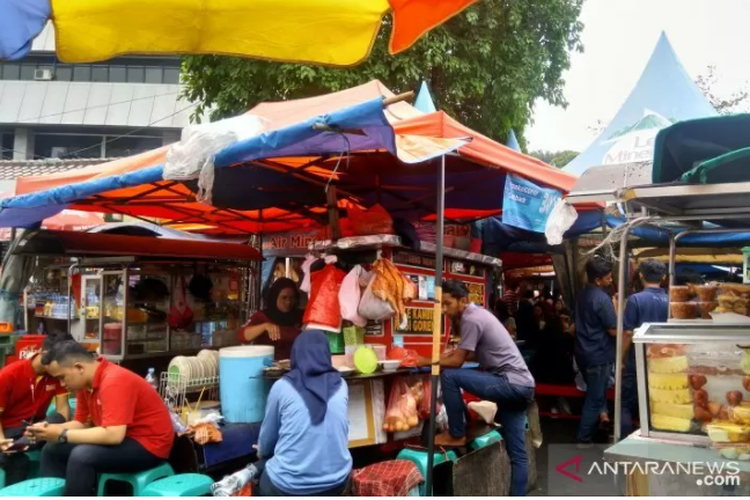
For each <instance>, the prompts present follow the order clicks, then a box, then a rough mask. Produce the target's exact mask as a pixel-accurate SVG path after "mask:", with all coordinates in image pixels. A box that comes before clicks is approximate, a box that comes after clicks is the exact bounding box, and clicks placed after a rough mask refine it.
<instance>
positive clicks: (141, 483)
mask: <svg viewBox="0 0 750 500" xmlns="http://www.w3.org/2000/svg"><path fill="white" fill-rule="evenodd" d="M170 476H174V471H173V470H172V466H171V465H169V464H168V463H166V462H165V463H163V464H161V465H159V466H158V467H154V468H153V469H149V470H144V471H141V472H132V473H130V472H123V473H119V474H100V475H99V488H98V490H97V495H98V496H100V497H103V496H105V495H104V493H105V492H106V490H107V488H106V486H107V482H108V481H122V482H124V483H128V484H130V485H131V486H132V487H133V496H135V497H139V496H142V493H143V490H145V489H146V487H148V485H150V484H151V483H153V482H154V481H158V480H159V479H164V478H165V477H170Z"/></svg>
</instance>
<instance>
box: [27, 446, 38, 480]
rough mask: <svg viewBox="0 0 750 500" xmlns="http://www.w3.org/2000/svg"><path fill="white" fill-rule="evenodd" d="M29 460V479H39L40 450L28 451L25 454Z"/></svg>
mask: <svg viewBox="0 0 750 500" xmlns="http://www.w3.org/2000/svg"><path fill="white" fill-rule="evenodd" d="M26 456H27V457H28V458H29V479H36V478H37V477H39V475H40V473H41V468H42V450H41V449H39V450H30V451H27V452H26Z"/></svg>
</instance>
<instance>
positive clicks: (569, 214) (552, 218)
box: [544, 199, 578, 245]
mask: <svg viewBox="0 0 750 500" xmlns="http://www.w3.org/2000/svg"><path fill="white" fill-rule="evenodd" d="M576 219H578V212H576V209H575V208H574V207H573V205H571V204H570V203H568V202H567V201H566V200H564V199H562V200H559V201H558V202H557V204H556V205H555V207H554V208H553V209H552V211H551V212H550V214H549V216H548V217H547V225H546V227H545V228H544V235H545V236H546V237H547V243H548V244H549V245H559V244H560V243H562V241H563V235H564V234H565V231H567V230H568V229H570V228H571V227H573V224H575V222H576Z"/></svg>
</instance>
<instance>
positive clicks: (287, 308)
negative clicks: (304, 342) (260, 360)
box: [239, 278, 302, 360]
mask: <svg viewBox="0 0 750 500" xmlns="http://www.w3.org/2000/svg"><path fill="white" fill-rule="evenodd" d="M298 302H299V290H297V285H296V284H295V283H294V281H292V280H290V279H289V278H279V279H277V280H276V281H274V283H273V285H271V288H270V289H269V290H268V297H267V300H266V308H265V309H263V310H261V311H258V312H256V313H255V314H253V315H252V317H251V318H250V320H249V321H248V322H247V323H245V324H244V325H243V326H242V328H240V331H239V339H240V342H241V343H243V344H249V343H253V344H262V345H272V346H274V348H275V351H274V357H275V358H276V359H277V360H278V359H289V357H290V355H291V352H292V344H293V343H294V339H296V338H297V336H298V335H299V333H300V328H301V327H302V310H301V309H299V308H297V304H298Z"/></svg>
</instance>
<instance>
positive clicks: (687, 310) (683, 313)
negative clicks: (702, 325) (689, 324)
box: [669, 302, 698, 319]
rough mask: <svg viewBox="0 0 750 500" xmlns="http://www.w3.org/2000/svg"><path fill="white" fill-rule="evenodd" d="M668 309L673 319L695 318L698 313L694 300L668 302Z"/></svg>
mask: <svg viewBox="0 0 750 500" xmlns="http://www.w3.org/2000/svg"><path fill="white" fill-rule="evenodd" d="M669 309H670V311H671V312H672V317H673V318H674V319H695V317H696V316H697V315H698V304H697V303H696V302H670V303H669Z"/></svg>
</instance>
